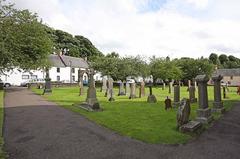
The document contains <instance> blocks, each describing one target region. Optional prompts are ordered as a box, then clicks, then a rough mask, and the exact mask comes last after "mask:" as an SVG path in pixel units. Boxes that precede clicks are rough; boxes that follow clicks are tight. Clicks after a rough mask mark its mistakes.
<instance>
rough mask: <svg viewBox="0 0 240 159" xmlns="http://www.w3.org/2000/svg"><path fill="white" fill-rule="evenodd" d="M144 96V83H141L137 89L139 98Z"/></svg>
mask: <svg viewBox="0 0 240 159" xmlns="http://www.w3.org/2000/svg"><path fill="white" fill-rule="evenodd" d="M144 96H145V83H144V81H142V82H141V84H140V88H139V98H141V97H144Z"/></svg>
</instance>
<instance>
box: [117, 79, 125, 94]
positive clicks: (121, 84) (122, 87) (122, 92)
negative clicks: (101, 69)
mask: <svg viewBox="0 0 240 159" xmlns="http://www.w3.org/2000/svg"><path fill="white" fill-rule="evenodd" d="M123 95H125V92H124V84H123V82H122V81H119V91H118V96H123Z"/></svg>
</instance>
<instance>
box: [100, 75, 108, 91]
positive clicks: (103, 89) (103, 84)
mask: <svg viewBox="0 0 240 159" xmlns="http://www.w3.org/2000/svg"><path fill="white" fill-rule="evenodd" d="M101 88H102V89H101V92H106V90H107V79H106V78H103V79H102V87H101Z"/></svg>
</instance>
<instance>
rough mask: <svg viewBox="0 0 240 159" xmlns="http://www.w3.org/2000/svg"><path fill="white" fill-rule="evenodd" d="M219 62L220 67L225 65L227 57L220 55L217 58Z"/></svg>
mask: <svg viewBox="0 0 240 159" xmlns="http://www.w3.org/2000/svg"><path fill="white" fill-rule="evenodd" d="M219 61H220V63H221V64H222V65H223V64H224V63H226V62H227V61H228V57H227V55H225V54H221V55H220V56H219Z"/></svg>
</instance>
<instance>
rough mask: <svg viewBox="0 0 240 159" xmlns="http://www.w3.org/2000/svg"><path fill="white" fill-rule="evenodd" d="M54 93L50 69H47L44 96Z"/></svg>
mask: <svg viewBox="0 0 240 159" xmlns="http://www.w3.org/2000/svg"><path fill="white" fill-rule="evenodd" d="M46 93H47V94H48V93H52V86H51V78H50V77H49V69H48V68H47V69H46V77H45V86H44V91H43V94H46Z"/></svg>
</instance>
